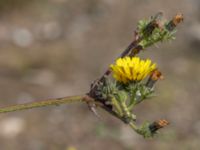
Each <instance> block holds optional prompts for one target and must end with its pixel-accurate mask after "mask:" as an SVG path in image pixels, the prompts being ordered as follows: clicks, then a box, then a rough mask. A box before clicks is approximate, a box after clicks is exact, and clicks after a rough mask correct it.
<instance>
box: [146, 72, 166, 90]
mask: <svg viewBox="0 0 200 150" xmlns="http://www.w3.org/2000/svg"><path fill="white" fill-rule="evenodd" d="M163 78H164V77H163V75H162V73H161V72H160V71H159V70H158V69H155V70H154V71H152V73H151V75H150V77H149V79H148V81H147V83H146V86H147V87H149V88H152V87H153V86H154V84H155V83H156V81H158V80H159V79H161V80H162V79H163Z"/></svg>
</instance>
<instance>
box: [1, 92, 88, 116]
mask: <svg viewBox="0 0 200 150" xmlns="http://www.w3.org/2000/svg"><path fill="white" fill-rule="evenodd" d="M84 96H85V95H83V96H69V97H62V98H54V99H48V100H42V101H37V102H30V103H24V104H16V105H11V106H6V107H1V108H0V113H6V112H13V111H17V110H24V109H32V108H37V107H45V106H53V105H54V106H59V105H61V104H68V103H74V102H81V101H84Z"/></svg>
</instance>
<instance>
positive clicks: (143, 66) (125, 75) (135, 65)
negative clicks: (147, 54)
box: [110, 56, 156, 83]
mask: <svg viewBox="0 0 200 150" xmlns="http://www.w3.org/2000/svg"><path fill="white" fill-rule="evenodd" d="M115 63H116V64H114V65H110V68H111V70H112V71H113V77H114V78H115V79H116V80H117V81H119V82H123V83H127V82H129V81H141V80H143V79H144V78H146V77H147V76H148V75H149V74H150V73H151V72H152V71H153V70H155V69H156V64H155V63H153V64H152V62H151V60H150V59H146V60H141V59H140V58H139V57H132V58H131V57H128V56H127V57H124V58H118V59H117V60H116V62H115Z"/></svg>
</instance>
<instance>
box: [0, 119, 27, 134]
mask: <svg viewBox="0 0 200 150" xmlns="http://www.w3.org/2000/svg"><path fill="white" fill-rule="evenodd" d="M25 126H26V123H25V121H24V120H23V119H21V118H17V117H9V118H4V119H1V120H0V129H1V132H0V136H2V137H5V138H15V137H16V136H18V135H19V134H20V133H22V132H23V130H24V129H25Z"/></svg>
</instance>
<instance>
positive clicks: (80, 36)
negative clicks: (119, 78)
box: [0, 0, 200, 150]
mask: <svg viewBox="0 0 200 150" xmlns="http://www.w3.org/2000/svg"><path fill="white" fill-rule="evenodd" d="M199 9H200V2H199V1H198V0H181V1H180V0H168V1H159V0H154V1H150V0H123V1H122V0H43V1H41V0H29V1H27V0H1V1H0V106H6V105H10V104H18V103H23V102H30V101H37V100H41V99H48V98H53V97H62V96H68V95H79V94H83V93H86V92H87V91H88V90H89V87H90V83H91V82H92V81H93V80H95V79H97V78H98V77H99V76H100V75H101V74H102V73H103V72H104V70H105V69H106V68H107V66H108V65H109V64H110V63H112V62H113V60H114V59H115V58H116V57H117V56H118V55H119V53H120V52H121V51H122V50H123V49H125V48H126V46H127V45H128V44H129V43H130V42H131V40H132V39H133V33H134V30H135V28H136V24H137V21H138V20H139V19H143V18H149V17H150V16H151V15H154V14H155V13H157V12H159V11H163V12H164V15H165V17H166V18H168V19H170V18H172V16H174V15H175V14H176V13H177V12H182V13H183V14H184V17H185V20H184V23H182V24H181V25H180V26H179V27H178V33H177V36H176V37H177V39H176V40H175V41H172V42H168V43H164V44H159V45H158V47H151V48H149V49H147V50H146V51H145V52H141V53H140V56H141V57H142V58H147V57H148V58H151V59H153V61H154V62H157V64H158V66H159V68H160V70H161V71H162V72H163V74H164V76H165V79H164V80H163V81H160V82H159V83H158V84H157V85H156V92H157V93H156V95H157V97H155V98H154V99H152V100H149V101H146V102H145V103H142V104H141V105H139V106H137V108H136V109H135V111H134V112H135V113H136V114H137V115H138V123H141V122H143V121H145V120H148V121H154V120H158V119H162V118H165V119H167V120H169V121H170V122H171V124H170V126H168V127H166V128H165V129H163V130H161V133H160V134H159V135H158V136H157V137H155V138H153V139H143V138H142V137H141V136H140V135H137V134H136V133H135V132H133V131H132V130H131V128H129V127H128V126H126V125H125V124H123V123H122V122H120V121H119V120H117V119H115V118H114V117H112V116H111V115H109V114H108V113H106V112H104V111H102V110H99V113H100V115H101V116H102V120H100V119H98V118H97V117H96V116H94V114H92V113H91V112H90V111H89V110H88V108H87V106H86V105H85V104H70V105H67V106H66V105H64V106H60V107H46V108H38V109H32V110H26V111H20V112H14V113H8V114H1V115H0V129H1V130H0V145H1V146H0V149H1V150H13V149H15V150H102V149H109V150H136V149H140V150H146V149H152V150H161V149H162V150H169V149H170V150H173V149H176V150H199V149H200V142H199V141H200V116H199V114H200V99H199V97H200V92H199V88H200V77H199V76H200V58H199V57H200V51H199V49H200V14H199Z"/></svg>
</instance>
